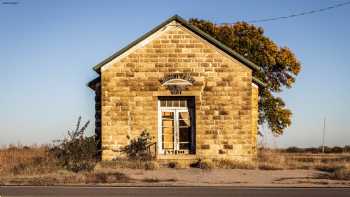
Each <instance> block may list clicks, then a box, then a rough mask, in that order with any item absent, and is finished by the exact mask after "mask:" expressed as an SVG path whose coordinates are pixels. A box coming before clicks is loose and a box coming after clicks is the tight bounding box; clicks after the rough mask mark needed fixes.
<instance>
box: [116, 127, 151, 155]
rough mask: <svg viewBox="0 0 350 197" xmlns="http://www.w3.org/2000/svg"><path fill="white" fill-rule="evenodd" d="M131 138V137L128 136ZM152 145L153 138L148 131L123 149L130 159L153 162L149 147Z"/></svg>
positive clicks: (144, 131)
mask: <svg viewBox="0 0 350 197" xmlns="http://www.w3.org/2000/svg"><path fill="white" fill-rule="evenodd" d="M127 137H128V138H130V137H129V136H127ZM151 144H152V137H151V135H150V133H149V132H148V131H147V130H143V131H142V133H141V134H140V136H138V137H136V138H134V139H131V140H130V143H129V144H128V145H127V146H125V147H123V148H122V152H124V153H126V155H127V156H128V158H129V159H139V160H151V159H152V155H151V153H150V152H149V151H148V147H149V146H150V145H151Z"/></svg>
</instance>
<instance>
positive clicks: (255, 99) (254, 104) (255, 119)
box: [252, 84, 259, 156]
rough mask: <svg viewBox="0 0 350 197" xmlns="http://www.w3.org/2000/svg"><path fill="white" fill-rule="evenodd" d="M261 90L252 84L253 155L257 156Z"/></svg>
mask: <svg viewBox="0 0 350 197" xmlns="http://www.w3.org/2000/svg"><path fill="white" fill-rule="evenodd" d="M258 103H259V88H258V86H257V85H255V84H252V153H253V155H255V156H256V155H257V137H258V118H259V108H258V107H259V106H258Z"/></svg>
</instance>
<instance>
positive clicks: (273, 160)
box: [258, 149, 286, 170]
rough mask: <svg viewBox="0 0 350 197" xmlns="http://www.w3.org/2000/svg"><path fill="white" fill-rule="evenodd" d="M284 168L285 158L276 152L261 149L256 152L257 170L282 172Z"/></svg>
mask: <svg viewBox="0 0 350 197" xmlns="http://www.w3.org/2000/svg"><path fill="white" fill-rule="evenodd" d="M285 167H286V158H285V157H284V155H283V154H282V153H280V152H278V151H272V150H266V149H261V150H260V151H259V152H258V168H259V169H261V170H282V169H284V168H285Z"/></svg>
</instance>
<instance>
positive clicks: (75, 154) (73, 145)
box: [51, 117, 98, 172]
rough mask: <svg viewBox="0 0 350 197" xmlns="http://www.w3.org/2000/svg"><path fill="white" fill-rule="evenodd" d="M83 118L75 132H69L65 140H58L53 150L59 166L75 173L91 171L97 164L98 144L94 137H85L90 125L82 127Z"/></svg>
mask: <svg viewBox="0 0 350 197" xmlns="http://www.w3.org/2000/svg"><path fill="white" fill-rule="evenodd" d="M80 123H81V117H79V118H78V122H77V125H76V128H75V130H74V131H68V136H67V137H66V138H65V139H63V140H57V141H56V143H57V144H56V145H55V146H54V147H53V148H52V149H51V153H53V154H54V155H55V156H56V158H57V160H58V161H59V164H60V165H61V166H63V167H64V168H66V169H67V170H71V171H73V172H79V171H91V170H93V168H94V167H95V165H96V162H97V154H98V151H97V143H96V141H95V137H94V136H90V137H87V136H85V131H86V129H87V127H88V125H89V123H90V122H89V121H87V122H86V123H85V124H84V125H83V126H82V127H80Z"/></svg>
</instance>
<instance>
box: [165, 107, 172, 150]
mask: <svg viewBox="0 0 350 197" xmlns="http://www.w3.org/2000/svg"><path fill="white" fill-rule="evenodd" d="M162 148H163V149H174V112H162Z"/></svg>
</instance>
